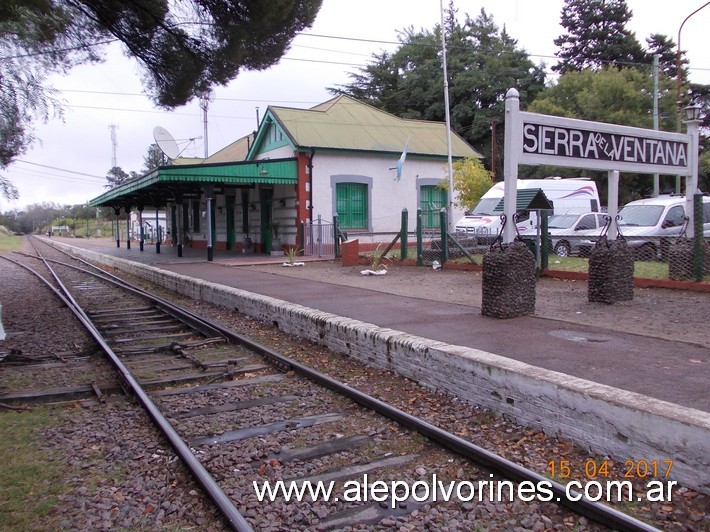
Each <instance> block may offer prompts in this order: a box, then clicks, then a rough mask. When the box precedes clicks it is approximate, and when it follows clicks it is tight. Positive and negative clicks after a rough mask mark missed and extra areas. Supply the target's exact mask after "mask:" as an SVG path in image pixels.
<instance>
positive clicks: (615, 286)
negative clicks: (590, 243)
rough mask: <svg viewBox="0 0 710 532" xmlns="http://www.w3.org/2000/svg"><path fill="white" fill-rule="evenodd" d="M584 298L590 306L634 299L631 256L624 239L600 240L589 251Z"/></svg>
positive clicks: (631, 252) (632, 257)
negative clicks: (587, 278)
mask: <svg viewBox="0 0 710 532" xmlns="http://www.w3.org/2000/svg"><path fill="white" fill-rule="evenodd" d="M587 297H588V299H589V301H590V302H592V303H607V304H612V303H616V302H617V301H631V300H632V299H633V298H634V253H633V250H632V249H631V248H630V247H629V246H628V244H627V243H626V240H624V239H619V240H613V241H611V242H610V241H608V240H607V239H606V237H602V238H601V239H600V240H599V241H598V242H597V243H596V245H595V246H594V248H592V252H591V253H590V255H589V280H588V281H587Z"/></svg>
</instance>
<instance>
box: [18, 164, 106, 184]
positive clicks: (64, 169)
mask: <svg viewBox="0 0 710 532" xmlns="http://www.w3.org/2000/svg"><path fill="white" fill-rule="evenodd" d="M17 162H19V163H25V164H31V165H33V166H41V167H42V168H49V169H50V170H58V171H60V172H66V173H68V174H76V175H83V176H86V177H93V178H95V179H101V180H103V179H106V176H98V175H93V174H85V173H83V172H77V171H76V170H67V169H66V168H59V167H57V166H49V165H46V164H40V163H33V162H31V161H25V160H24V159H17Z"/></svg>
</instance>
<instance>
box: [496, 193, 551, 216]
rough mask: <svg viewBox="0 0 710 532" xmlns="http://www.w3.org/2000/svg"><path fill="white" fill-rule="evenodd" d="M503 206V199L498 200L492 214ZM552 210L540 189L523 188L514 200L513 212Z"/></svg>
mask: <svg viewBox="0 0 710 532" xmlns="http://www.w3.org/2000/svg"><path fill="white" fill-rule="evenodd" d="M503 205H504V200H503V198H501V199H500V201H499V202H498V204H497V205H496V206H495V208H494V209H493V211H494V212H498V211H502V210H503ZM552 209H553V206H552V203H551V202H550V200H549V199H547V196H546V195H545V193H544V192H543V191H542V189H541V188H524V189H522V190H518V192H517V195H516V199H515V210H516V211H530V210H548V211H551V210H552Z"/></svg>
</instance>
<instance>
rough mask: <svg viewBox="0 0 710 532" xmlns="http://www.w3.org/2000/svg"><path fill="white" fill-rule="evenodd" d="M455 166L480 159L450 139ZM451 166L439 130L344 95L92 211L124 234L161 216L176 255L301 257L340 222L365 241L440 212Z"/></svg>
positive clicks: (274, 120) (295, 112)
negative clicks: (134, 219)
mask: <svg viewBox="0 0 710 532" xmlns="http://www.w3.org/2000/svg"><path fill="white" fill-rule="evenodd" d="M451 155H452V158H453V160H457V159H461V158H464V157H472V158H480V157H481V155H480V154H479V153H478V152H477V151H476V150H475V149H473V148H472V147H471V146H470V145H468V144H467V143H466V142H465V141H464V140H463V139H462V138H461V137H460V136H458V135H457V134H456V133H454V132H451ZM447 160H448V145H447V131H446V126H445V124H444V123H441V122H429V121H422V120H408V119H402V118H398V117H396V116H394V115H391V114H389V113H386V112H384V111H382V110H379V109H376V108H375V107H372V106H370V105H367V104H365V103H362V102H359V101H357V100H355V99H353V98H350V97H348V96H344V95H340V96H337V97H335V98H333V99H331V100H329V101H327V102H324V103H322V104H319V105H317V106H315V107H313V108H310V109H293V108H287V107H274V106H269V108H268V109H267V111H266V113H265V115H264V118H263V119H262V121H261V123H260V125H259V128H258V130H257V131H256V132H254V134H251V135H248V136H246V137H243V138H241V139H239V140H237V141H236V142H234V143H232V144H230V145H228V146H226V147H225V148H223V149H222V150H220V151H218V152H216V153H214V154H213V155H211V156H210V157H208V158H206V159H198V160H197V161H195V160H194V159H190V160H182V159H180V158H176V159H175V160H172V161H171V162H170V163H171V164H168V165H165V166H161V167H159V168H156V169H155V170H153V171H151V172H150V173H148V174H145V175H143V176H141V177H139V178H136V179H133V180H131V181H129V182H127V183H125V184H123V185H120V186H118V187H116V188H114V189H112V190H109V191H108V192H106V193H104V194H102V195H101V196H98V197H96V198H94V199H93V200H91V201H90V202H89V204H90V205H91V206H94V207H99V206H104V207H111V208H113V209H114V212H115V213H116V216H117V218H119V219H126V220H128V222H127V223H128V224H130V217H131V213H133V214H134V216H135V214H136V213H138V218H139V220H140V219H141V213H142V212H143V210H144V209H146V212H147V211H151V212H153V213H156V212H159V211H163V212H164V213H165V215H164V219H165V221H164V222H163V223H165V224H166V225H167V227H166V230H165V233H164V234H163V236H162V238H163V240H164V241H165V242H170V243H171V244H173V245H179V246H183V245H186V246H190V247H193V248H210V247H214V248H215V249H218V250H227V251H234V252H235V253H242V252H257V253H270V252H271V251H273V250H276V249H279V248H280V247H281V246H283V247H285V248H288V247H296V248H299V249H302V248H303V242H302V241H301V240H302V238H303V237H302V231H300V230H299V229H300V227H301V226H302V224H304V223H314V222H315V221H317V220H322V221H324V222H326V223H329V222H332V220H333V217H334V216H335V215H336V214H337V216H338V219H339V225H340V227H341V229H342V230H344V231H347V232H348V233H350V234H352V233H355V234H357V233H358V232H361V233H370V234H371V233H386V232H396V231H398V230H399V224H400V219H401V212H402V210H403V209H405V208H406V209H407V210H408V211H409V212H416V210H417V209H418V208H422V210H424V211H427V212H432V213H434V212H436V213H438V211H439V210H440V209H441V208H442V207H444V206H446V205H447V203H448V198H447V190H446V189H445V188H442V187H441V186H440V184H441V183H442V182H445V181H446V180H447V178H448V171H447ZM462 214H463V212H462V211H458V210H455V211H454V213H453V216H460V215H462ZM151 216H153V215H151ZM160 221H161V220H147V222H149V223H151V224H153V225H160ZM432 221H433V220H432ZM153 222H156V223H153ZM144 223H145V222H144V221H142V220H141V221H139V225H141V226H142V224H144ZM119 225H120V222H119ZM134 233H135V232H134ZM134 238H138V235H135V234H134Z"/></svg>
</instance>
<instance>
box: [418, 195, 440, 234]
mask: <svg viewBox="0 0 710 532" xmlns="http://www.w3.org/2000/svg"><path fill="white" fill-rule="evenodd" d="M419 198H420V203H419V208H420V209H421V210H422V227H424V228H426V229H430V228H434V227H439V212H440V211H441V209H443V208H445V207H446V190H444V189H443V188H441V187H439V186H437V185H422V186H421V187H420V189H419Z"/></svg>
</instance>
